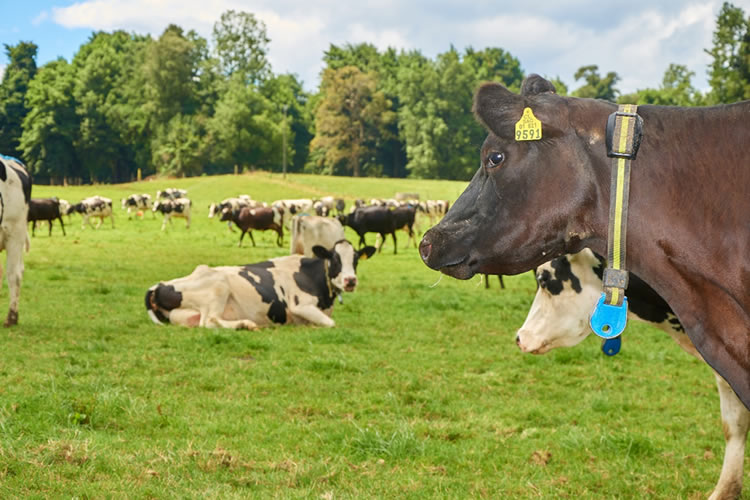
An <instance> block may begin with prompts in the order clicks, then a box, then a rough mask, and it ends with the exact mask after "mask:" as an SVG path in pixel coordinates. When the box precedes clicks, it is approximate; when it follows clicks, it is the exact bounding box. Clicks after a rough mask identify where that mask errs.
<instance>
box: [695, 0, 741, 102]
mask: <svg viewBox="0 0 750 500" xmlns="http://www.w3.org/2000/svg"><path fill="white" fill-rule="evenodd" d="M749 32H750V20H749V19H748V18H746V17H745V13H744V11H743V10H742V9H741V8H739V7H735V6H734V5H732V4H731V3H728V2H724V4H723V5H722V7H721V11H720V12H719V15H718V17H717V19H716V29H715V30H714V34H713V46H712V48H711V50H706V52H707V53H708V54H709V55H710V56H711V57H712V59H713V61H712V62H711V65H710V67H709V70H708V75H709V83H710V84H711V93H710V95H709V100H710V101H711V102H712V103H717V104H718V103H731V102H735V101H739V100H742V99H748V98H750V33H749Z"/></svg>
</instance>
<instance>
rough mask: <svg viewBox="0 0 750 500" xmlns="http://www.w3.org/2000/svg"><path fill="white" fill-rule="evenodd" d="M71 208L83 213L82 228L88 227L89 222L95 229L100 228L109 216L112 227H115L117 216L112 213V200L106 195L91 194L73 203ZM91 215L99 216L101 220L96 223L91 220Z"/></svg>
mask: <svg viewBox="0 0 750 500" xmlns="http://www.w3.org/2000/svg"><path fill="white" fill-rule="evenodd" d="M70 210H72V211H75V212H78V213H79V214H81V217H82V219H81V228H82V229H86V224H87V223H88V224H89V225H90V226H91V227H93V228H94V229H99V228H100V227H101V225H102V223H103V222H104V219H106V218H107V217H109V218H110V219H111V220H112V228H114V227H115V216H114V214H113V213H112V200H110V199H109V198H105V197H104V196H90V197H88V198H84V199H83V200H81V201H80V202H78V203H76V204H75V205H73V206H72V207H71V208H70ZM91 217H98V218H99V222H98V223H97V224H96V226H94V224H93V223H92V222H91V221H90V220H89V218H91Z"/></svg>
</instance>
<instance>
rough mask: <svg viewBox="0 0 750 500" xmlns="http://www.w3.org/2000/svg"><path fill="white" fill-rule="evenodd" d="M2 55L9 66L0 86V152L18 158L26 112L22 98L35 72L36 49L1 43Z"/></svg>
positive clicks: (25, 45) (29, 44)
mask: <svg viewBox="0 0 750 500" xmlns="http://www.w3.org/2000/svg"><path fill="white" fill-rule="evenodd" d="M5 53H6V54H7V56H8V59H9V60H10V63H9V64H8V66H7V67H6V68H5V72H4V73H3V80H2V83H0V153H3V154H8V155H11V156H21V148H20V139H21V133H22V128H21V126H22V123H23V120H24V118H25V117H26V115H27V114H28V112H29V109H28V108H27V107H26V102H25V99H26V92H27V90H28V88H29V83H30V82H31V80H32V79H33V78H34V75H36V72H37V68H36V53H37V46H36V44H34V43H32V42H19V43H18V45H7V44H5Z"/></svg>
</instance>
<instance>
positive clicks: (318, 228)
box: [289, 215, 345, 257]
mask: <svg viewBox="0 0 750 500" xmlns="http://www.w3.org/2000/svg"><path fill="white" fill-rule="evenodd" d="M344 238H345V235H344V226H342V225H341V223H340V222H339V221H338V219H331V218H328V217H323V216H318V215H296V216H295V217H294V218H293V219H292V244H291V248H290V249H289V253H291V254H295V253H296V254H300V255H304V256H305V257H312V256H313V248H315V247H316V246H321V247H323V248H333V245H334V244H335V243H336V242H337V241H340V240H343V239H344Z"/></svg>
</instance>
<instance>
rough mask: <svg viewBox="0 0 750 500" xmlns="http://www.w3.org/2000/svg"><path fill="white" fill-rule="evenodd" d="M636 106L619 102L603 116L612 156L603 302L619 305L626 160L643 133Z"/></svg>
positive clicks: (623, 282) (623, 279)
mask: <svg viewBox="0 0 750 500" xmlns="http://www.w3.org/2000/svg"><path fill="white" fill-rule="evenodd" d="M637 109H638V106H636V105H634V104H623V105H620V107H619V108H618V109H617V111H616V112H614V113H612V114H611V115H609V118H608V119H607V136H606V144H607V156H608V157H610V158H612V182H611V184H610V202H609V235H608V239H607V247H608V255H607V257H608V258H607V268H606V269H605V270H604V279H603V281H604V293H605V295H606V299H605V302H606V303H607V304H610V305H613V306H620V305H622V301H623V298H624V297H625V289H626V288H627V286H628V272H627V270H626V269H625V255H626V252H625V247H626V236H627V227H628V196H629V193H630V162H631V161H633V160H635V157H636V154H637V153H638V147H639V146H640V144H641V137H642V135H643V119H642V118H641V117H640V116H638V114H637V113H636V111H637Z"/></svg>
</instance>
